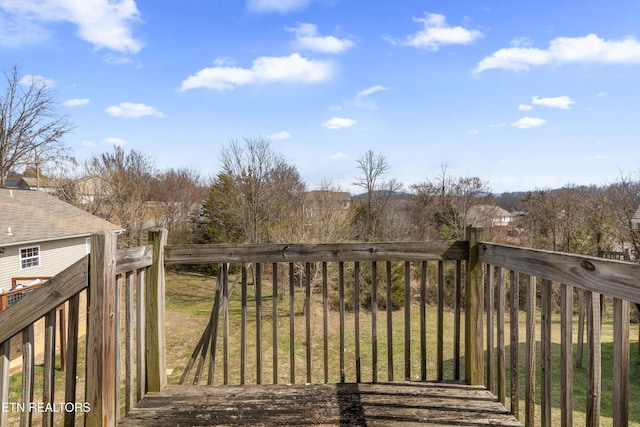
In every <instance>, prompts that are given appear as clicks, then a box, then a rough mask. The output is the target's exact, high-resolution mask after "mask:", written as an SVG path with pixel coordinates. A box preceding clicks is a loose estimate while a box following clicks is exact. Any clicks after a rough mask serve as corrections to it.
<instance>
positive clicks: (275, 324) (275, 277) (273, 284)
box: [271, 262, 279, 384]
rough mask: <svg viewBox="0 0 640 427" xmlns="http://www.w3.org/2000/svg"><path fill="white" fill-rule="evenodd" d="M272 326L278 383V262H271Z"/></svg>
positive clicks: (274, 381) (274, 380) (275, 375)
mask: <svg viewBox="0 0 640 427" xmlns="http://www.w3.org/2000/svg"><path fill="white" fill-rule="evenodd" d="M271 268H272V272H271V287H272V292H273V294H272V298H271V317H272V321H271V326H272V329H271V330H272V332H271V335H272V343H273V344H272V349H273V383H274V384H278V300H279V297H278V263H277V262H274V263H272V264H271Z"/></svg>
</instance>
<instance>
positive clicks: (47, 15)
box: [0, 0, 143, 53]
mask: <svg viewBox="0 0 640 427" xmlns="http://www.w3.org/2000/svg"><path fill="white" fill-rule="evenodd" d="M0 7H2V9H3V10H4V11H5V13H6V14H5V20H7V19H8V20H9V22H10V25H12V24H11V23H12V22H18V23H22V24H24V23H28V25H27V26H26V27H25V30H27V31H34V32H35V33H36V35H35V37H36V39H43V36H47V37H48V35H49V33H50V31H49V30H47V29H46V28H44V27H45V24H47V23H60V22H67V23H71V24H74V25H76V26H77V29H78V31H77V32H78V37H80V38H81V39H82V40H84V41H86V42H88V43H91V44H92V45H93V46H94V47H95V48H96V49H102V48H106V49H109V50H115V51H119V52H124V53H137V52H139V51H140V49H142V46H143V43H142V42H141V41H139V40H136V39H135V38H134V37H133V35H132V27H133V25H134V24H136V23H138V22H140V14H139V12H138V8H137V6H136V2H135V0H118V1H114V0H83V1H77V0H3V1H2V3H1V5H0ZM2 35H3V36H4V35H6V32H5V31H4V30H2ZM21 37H22V38H23V39H28V37H26V36H24V35H22V36H21Z"/></svg>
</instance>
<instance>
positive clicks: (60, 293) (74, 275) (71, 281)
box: [0, 257, 88, 343]
mask: <svg viewBox="0 0 640 427" xmlns="http://www.w3.org/2000/svg"><path fill="white" fill-rule="evenodd" d="M87 266H88V259H87V257H83V258H81V259H80V260H78V261H77V262H76V263H75V264H73V265H72V266H71V267H69V268H67V269H66V270H64V271H63V272H62V273H60V274H58V275H56V276H55V277H53V278H52V279H49V280H48V281H47V282H45V283H44V284H42V285H41V286H40V287H39V288H38V289H36V290H34V291H33V292H32V293H31V294H29V296H28V298H22V299H21V300H20V301H17V302H16V303H15V304H12V305H11V306H9V307H7V309H6V310H4V311H2V312H0V343H3V342H5V341H7V340H8V339H10V338H11V337H12V336H14V335H15V334H17V333H18V332H20V331H22V330H23V329H24V328H26V327H27V326H29V325H31V324H33V323H34V322H35V321H37V320H38V319H40V318H41V317H42V316H44V315H45V314H46V313H49V312H51V311H52V310H55V309H56V308H57V307H59V306H60V305H62V304H64V303H65V302H66V301H67V300H68V299H69V298H71V297H72V296H73V295H75V294H77V293H78V292H80V291H82V290H83V289H84V288H86V287H87Z"/></svg>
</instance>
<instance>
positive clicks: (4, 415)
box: [0, 340, 11, 426]
mask: <svg viewBox="0 0 640 427" xmlns="http://www.w3.org/2000/svg"><path fill="white" fill-rule="evenodd" d="M10 354H11V340H7V341H5V342H3V343H2V344H0V402H9V364H10V359H9V355H10ZM8 424H9V411H0V425H1V426H6V425H8Z"/></svg>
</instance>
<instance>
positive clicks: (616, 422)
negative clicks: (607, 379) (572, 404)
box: [613, 298, 629, 427]
mask: <svg viewBox="0 0 640 427" xmlns="http://www.w3.org/2000/svg"><path fill="white" fill-rule="evenodd" d="M613 355H614V356H613V357H614V360H613V426H614V427H623V426H627V425H628V424H629V301H625V300H621V299H618V298H614V299H613Z"/></svg>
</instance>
